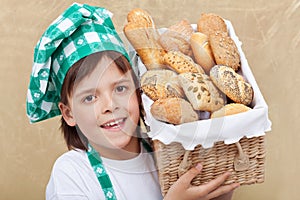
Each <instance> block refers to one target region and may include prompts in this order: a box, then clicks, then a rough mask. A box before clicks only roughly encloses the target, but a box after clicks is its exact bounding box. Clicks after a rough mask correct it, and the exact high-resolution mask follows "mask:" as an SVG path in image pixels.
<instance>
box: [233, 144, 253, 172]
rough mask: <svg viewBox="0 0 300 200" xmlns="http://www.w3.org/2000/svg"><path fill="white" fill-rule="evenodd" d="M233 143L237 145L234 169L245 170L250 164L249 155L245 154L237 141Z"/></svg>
mask: <svg viewBox="0 0 300 200" xmlns="http://www.w3.org/2000/svg"><path fill="white" fill-rule="evenodd" d="M235 145H236V147H237V150H238V154H237V155H236V156H235V158H234V162H233V164H234V169H235V171H245V170H247V169H248V168H249V166H250V161H249V157H248V155H246V154H245V152H244V151H243V148H242V146H241V144H240V143H239V142H236V143H235Z"/></svg>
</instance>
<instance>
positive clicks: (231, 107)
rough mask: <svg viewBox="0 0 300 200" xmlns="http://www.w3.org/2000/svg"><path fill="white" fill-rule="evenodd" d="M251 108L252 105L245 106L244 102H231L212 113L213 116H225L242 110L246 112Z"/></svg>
mask: <svg viewBox="0 0 300 200" xmlns="http://www.w3.org/2000/svg"><path fill="white" fill-rule="evenodd" d="M248 110H251V108H250V107H248V106H245V105H244V104H240V103H230V104H227V105H225V106H224V107H222V108H221V109H219V110H217V111H215V112H213V113H212V114H211V118H217V117H223V116H228V115H234V114H238V113H242V112H246V111H248Z"/></svg>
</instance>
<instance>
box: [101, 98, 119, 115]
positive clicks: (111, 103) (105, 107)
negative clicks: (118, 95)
mask: <svg viewBox="0 0 300 200" xmlns="http://www.w3.org/2000/svg"><path fill="white" fill-rule="evenodd" d="M99 104H101V105H100V107H101V112H102V113H103V114H105V113H112V112H114V111H115V110H116V109H118V108H119V106H118V103H117V102H116V100H115V99H114V98H113V95H112V94H107V95H105V97H104V98H103V99H102V101H100V102H99Z"/></svg>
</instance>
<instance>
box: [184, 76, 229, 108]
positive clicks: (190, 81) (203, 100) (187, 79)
mask: <svg viewBox="0 0 300 200" xmlns="http://www.w3.org/2000/svg"><path fill="white" fill-rule="evenodd" d="M178 77H179V83H180V85H181V87H182V89H183V91H184V93H185V95H186V97H187V99H188V100H189V102H190V103H191V104H192V106H193V108H194V109H195V110H201V111H209V112H211V111H215V110H218V109H220V108H221V107H222V106H223V105H224V96H223V94H222V93H221V92H220V91H219V90H218V89H217V88H216V87H215V86H214V84H213V83H212V81H211V80H210V79H209V76H207V75H206V74H200V73H190V72H188V73H183V74H179V75H178Z"/></svg>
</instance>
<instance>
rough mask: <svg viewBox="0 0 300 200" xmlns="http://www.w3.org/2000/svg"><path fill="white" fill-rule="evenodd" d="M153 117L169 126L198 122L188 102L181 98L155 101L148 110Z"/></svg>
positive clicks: (196, 115)
mask: <svg viewBox="0 0 300 200" xmlns="http://www.w3.org/2000/svg"><path fill="white" fill-rule="evenodd" d="M150 112H151V114H152V115H153V117H154V118H155V119H157V120H160V121H164V122H168V123H171V124H182V123H187V122H193V121H196V120H198V114H197V112H195V111H194V110H193V108H192V106H191V104H190V103H189V102H187V101H186V100H184V99H182V98H166V99H158V100H157V101H155V102H154V103H153V104H152V106H151V110H150Z"/></svg>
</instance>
